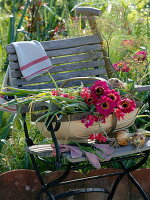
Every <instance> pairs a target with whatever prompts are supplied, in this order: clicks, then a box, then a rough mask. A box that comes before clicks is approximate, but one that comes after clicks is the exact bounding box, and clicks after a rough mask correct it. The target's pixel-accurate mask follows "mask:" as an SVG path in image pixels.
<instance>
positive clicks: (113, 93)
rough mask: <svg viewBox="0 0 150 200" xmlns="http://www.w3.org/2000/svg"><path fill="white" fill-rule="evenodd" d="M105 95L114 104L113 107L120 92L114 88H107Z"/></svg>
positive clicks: (118, 98) (118, 99) (117, 100)
mask: <svg viewBox="0 0 150 200" xmlns="http://www.w3.org/2000/svg"><path fill="white" fill-rule="evenodd" d="M107 97H109V98H110V99H111V100H112V101H113V102H114V104H115V107H116V106H117V104H118V102H119V101H120V94H119V92H116V91H115V90H114V89H112V90H107Z"/></svg>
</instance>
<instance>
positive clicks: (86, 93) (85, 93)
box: [80, 87, 91, 99]
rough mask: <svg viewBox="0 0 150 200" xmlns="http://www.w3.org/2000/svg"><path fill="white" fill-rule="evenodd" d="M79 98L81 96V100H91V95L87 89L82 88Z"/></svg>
mask: <svg viewBox="0 0 150 200" xmlns="http://www.w3.org/2000/svg"><path fill="white" fill-rule="evenodd" d="M80 96H81V97H82V98H83V99H90V98H91V93H90V90H89V88H87V87H84V88H83V89H82V92H80Z"/></svg>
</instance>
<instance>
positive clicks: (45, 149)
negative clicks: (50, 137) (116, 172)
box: [26, 137, 150, 162]
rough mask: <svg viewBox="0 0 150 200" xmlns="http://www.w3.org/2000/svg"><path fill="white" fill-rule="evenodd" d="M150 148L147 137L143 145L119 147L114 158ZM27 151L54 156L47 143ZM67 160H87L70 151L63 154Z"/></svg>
mask: <svg viewBox="0 0 150 200" xmlns="http://www.w3.org/2000/svg"><path fill="white" fill-rule="evenodd" d="M149 149H150V137H148V138H146V142H145V144H144V146H142V147H139V148H137V147H135V146H134V145H132V144H130V145H127V146H124V147H117V148H115V151H114V152H113V153H112V156H111V157H112V158H117V157H122V156H129V155H132V154H135V153H140V152H144V151H147V150H149ZM26 151H27V152H29V153H31V154H36V155H39V156H42V157H51V156H52V148H51V146H50V144H47V145H33V146H31V147H27V149H26ZM62 155H63V156H64V157H65V158H66V159H67V160H69V161H70V162H81V161H87V159H86V157H85V156H82V157H80V158H71V155H70V153H64V154H62Z"/></svg>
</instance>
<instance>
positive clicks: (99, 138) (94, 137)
mask: <svg viewBox="0 0 150 200" xmlns="http://www.w3.org/2000/svg"><path fill="white" fill-rule="evenodd" d="M89 139H90V140H97V141H99V142H106V141H107V138H106V137H105V136H103V134H102V133H96V134H94V133H93V134H91V135H90V136H89Z"/></svg>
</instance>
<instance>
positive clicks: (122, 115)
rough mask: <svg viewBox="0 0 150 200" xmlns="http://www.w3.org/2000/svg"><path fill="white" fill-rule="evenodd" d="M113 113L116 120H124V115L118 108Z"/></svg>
mask: <svg viewBox="0 0 150 200" xmlns="http://www.w3.org/2000/svg"><path fill="white" fill-rule="evenodd" d="M114 113H115V114H116V117H117V119H118V120H120V119H121V118H122V119H123V118H124V115H125V114H124V113H123V112H122V110H121V109H120V108H117V109H115V110H114Z"/></svg>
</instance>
